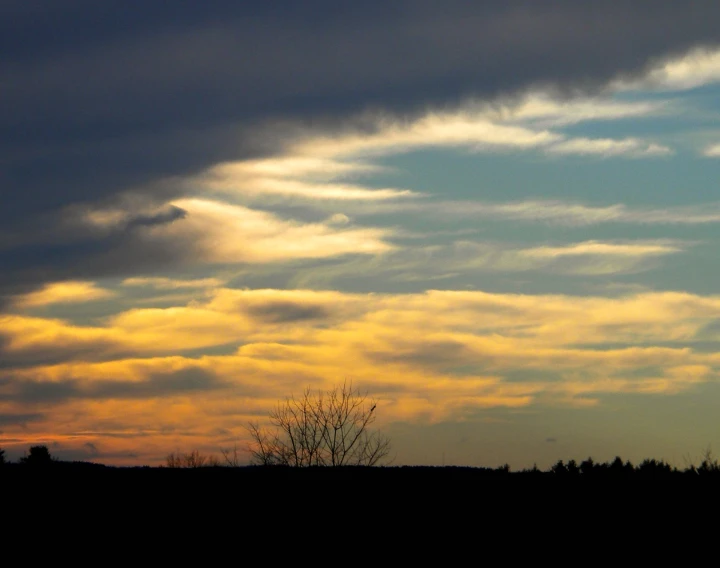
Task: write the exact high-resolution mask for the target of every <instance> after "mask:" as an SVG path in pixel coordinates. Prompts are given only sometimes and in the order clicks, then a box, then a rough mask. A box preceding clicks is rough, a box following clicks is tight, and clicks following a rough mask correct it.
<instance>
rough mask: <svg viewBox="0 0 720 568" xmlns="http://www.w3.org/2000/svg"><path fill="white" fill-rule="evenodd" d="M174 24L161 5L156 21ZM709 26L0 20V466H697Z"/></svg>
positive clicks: (288, 13)
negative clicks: (264, 462)
mask: <svg viewBox="0 0 720 568" xmlns="http://www.w3.org/2000/svg"><path fill="white" fill-rule="evenodd" d="M171 8H172V9H171ZM719 20H720V4H719V3H718V2H717V1H716V0H713V1H710V0H708V1H705V0H687V1H685V2H677V1H675V0H652V1H651V0H625V1H624V2H607V1H605V0H586V1H583V2H577V0H543V1H538V0H534V1H530V0H502V1H500V0H486V1H483V2H474V3H467V2H460V1H456V0H444V1H443V2H436V1H431V0H413V1H410V0H397V1H389V0H384V1H382V2H381V1H375V0H367V1H365V2H353V3H350V2H337V1H335V2H330V1H326V0H306V1H304V2H286V1H277V2H252V1H247V2H231V1H229V0H205V1H204V2H191V1H180V0H178V1H177V2H174V3H172V6H170V5H169V4H168V3H167V2H160V1H157V0H145V1H144V2H143V3H138V4H137V5H133V6H129V5H128V3H126V2H119V1H118V2H116V1H111V0H107V1H105V2H95V1H94V0H92V1H91V0H65V1H64V2H56V1H53V0H0V447H2V448H3V449H5V450H6V452H7V455H8V456H9V457H10V458H11V459H17V458H18V457H20V456H22V455H23V454H24V453H25V452H26V451H27V449H28V447H29V446H31V445H38V444H44V445H47V446H48V447H49V448H50V451H51V453H52V455H54V456H56V457H59V458H61V459H72V460H88V461H93V462H96V463H105V464H110V465H162V464H163V463H164V462H165V457H166V456H167V455H168V454H169V453H171V452H190V451H193V450H197V451H200V452H201V453H203V454H208V455H210V454H212V455H217V456H219V455H220V454H221V452H222V450H227V449H232V448H238V449H239V452H240V456H241V460H247V459H249V454H247V452H246V451H245V448H246V446H247V443H248V441H249V436H248V432H247V429H246V427H247V425H248V424H249V423H250V422H259V423H260V424H264V423H266V420H267V417H268V413H269V412H270V411H271V410H272V409H273V408H274V407H275V405H276V404H277V402H278V401H281V400H284V399H285V398H286V397H288V396H292V395H299V394H301V393H302V392H303V390H304V389H306V388H309V389H311V390H312V391H314V392H317V391H318V390H327V389H331V388H332V387H333V386H335V385H338V384H342V383H343V382H345V381H348V382H351V383H352V385H353V386H355V387H357V388H358V389H360V390H361V391H362V392H365V393H367V394H368V396H369V397H371V398H373V399H375V400H376V401H377V410H376V412H377V421H376V422H375V424H373V427H374V428H376V429H378V430H380V431H382V432H383V433H384V434H386V435H387V436H388V437H389V438H390V439H391V440H392V453H391V457H392V463H393V464H395V465H463V466H482V467H497V466H500V465H502V464H505V463H507V464H509V465H510V466H511V467H512V468H514V469H521V468H525V467H531V466H532V465H533V464H537V466H538V467H541V468H548V467H550V466H551V465H552V464H553V463H555V462H556V461H557V460H559V459H563V460H566V461H567V460H569V459H576V460H578V461H580V460H582V459H584V458H586V457H588V456H592V457H593V459H595V460H596V461H605V460H610V459H612V458H614V457H615V456H617V455H619V456H621V457H622V458H624V459H628V460H631V461H633V462H635V463H637V462H639V461H641V460H642V459H644V458H656V459H665V460H666V461H668V462H669V463H671V464H674V465H676V466H678V467H680V468H682V467H685V466H687V465H689V464H690V463H698V462H699V461H700V457H701V456H702V454H703V452H704V451H705V450H706V449H707V448H718V450H720V429H719V428H718V420H717V408H718V407H720V383H719V381H718V379H719V378H720V354H718V353H717V351H716V349H717V347H718V345H720V284H718V282H720V263H719V262H718V253H717V250H718V245H720V195H719V194H718V185H717V184H718V173H719V172H720V102H719V101H720V27H718V26H717V21H719Z"/></svg>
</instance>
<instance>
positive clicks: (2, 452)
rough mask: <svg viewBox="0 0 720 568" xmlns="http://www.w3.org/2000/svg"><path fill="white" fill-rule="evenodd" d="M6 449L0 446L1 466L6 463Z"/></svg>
mask: <svg viewBox="0 0 720 568" xmlns="http://www.w3.org/2000/svg"><path fill="white" fill-rule="evenodd" d="M5 463H6V462H5V450H3V449H2V448H0V467H2V466H4V465H5Z"/></svg>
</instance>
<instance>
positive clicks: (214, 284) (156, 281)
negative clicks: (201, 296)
mask: <svg viewBox="0 0 720 568" xmlns="http://www.w3.org/2000/svg"><path fill="white" fill-rule="evenodd" d="M224 283H225V281H224V280H220V279H219V278H198V279H195V280H177V279H174V278H164V277H159V276H148V277H135V278H125V279H124V280H123V281H122V285H123V286H140V287H150V288H155V289H157V290H178V289H183V288H218V287H220V286H222V285H223V284H224Z"/></svg>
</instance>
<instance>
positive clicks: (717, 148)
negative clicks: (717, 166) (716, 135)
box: [703, 144, 720, 158]
mask: <svg viewBox="0 0 720 568" xmlns="http://www.w3.org/2000/svg"><path fill="white" fill-rule="evenodd" d="M703 155H704V156H707V157H708V158H720V144H712V145H711V146H708V147H707V148H705V150H704V151H703Z"/></svg>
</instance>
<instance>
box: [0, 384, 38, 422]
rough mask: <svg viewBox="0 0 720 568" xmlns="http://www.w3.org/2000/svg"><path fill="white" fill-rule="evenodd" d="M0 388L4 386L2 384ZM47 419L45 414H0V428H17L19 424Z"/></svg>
mask: <svg viewBox="0 0 720 568" xmlns="http://www.w3.org/2000/svg"><path fill="white" fill-rule="evenodd" d="M0 387H2V384H1V383H0ZM45 419H46V416H45V415H44V414H40V413H29V414H19V413H18V414H16V413H13V414H5V413H2V412H0V427H2V426H17V425H18V424H20V425H24V424H27V423H28V422H41V421H43V420H45Z"/></svg>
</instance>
